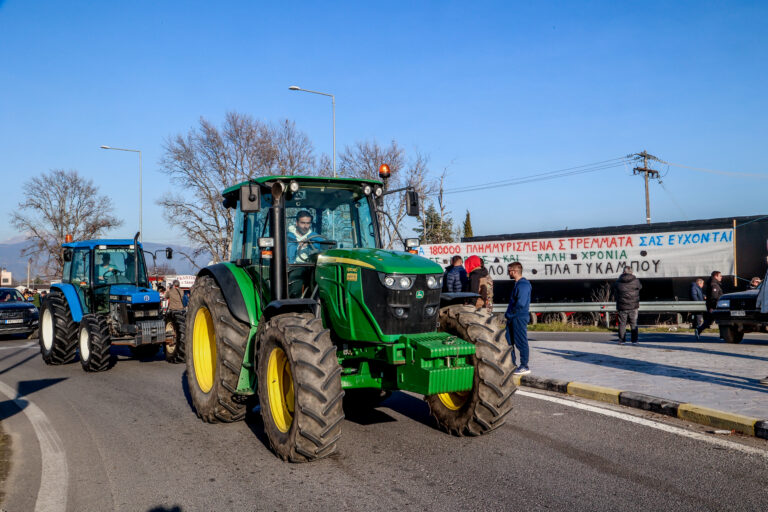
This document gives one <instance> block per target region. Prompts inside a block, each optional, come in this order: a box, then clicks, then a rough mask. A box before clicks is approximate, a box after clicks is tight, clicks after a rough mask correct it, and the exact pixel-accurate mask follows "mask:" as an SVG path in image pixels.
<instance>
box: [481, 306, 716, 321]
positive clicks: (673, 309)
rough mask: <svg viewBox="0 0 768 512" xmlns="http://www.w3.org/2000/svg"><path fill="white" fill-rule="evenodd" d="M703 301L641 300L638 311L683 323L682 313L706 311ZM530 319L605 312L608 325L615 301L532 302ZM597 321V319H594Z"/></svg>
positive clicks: (503, 308) (498, 310)
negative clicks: (543, 316) (538, 314)
mask: <svg viewBox="0 0 768 512" xmlns="http://www.w3.org/2000/svg"><path fill="white" fill-rule="evenodd" d="M706 309H707V308H706V305H705V304H704V302H699V301H677V300H675V301H653V302H641V303H640V313H659V314H663V313H669V314H674V315H676V318H677V323H678V324H682V323H683V317H682V314H683V313H699V314H700V313H702V312H703V311H706ZM506 310H507V305H506V304H494V305H493V312H494V313H504V312H505V311H506ZM530 312H531V313H532V314H531V321H532V322H533V323H535V322H536V315H535V314H534V313H560V314H561V315H562V316H561V320H562V321H565V320H566V313H606V314H605V315H601V316H602V319H603V323H604V324H605V325H608V323H609V317H610V313H615V312H616V303H615V302H549V303H534V304H531V306H530ZM595 321H597V319H596V320H595Z"/></svg>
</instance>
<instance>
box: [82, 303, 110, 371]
mask: <svg viewBox="0 0 768 512" xmlns="http://www.w3.org/2000/svg"><path fill="white" fill-rule="evenodd" d="M78 340H79V341H80V364H81V365H82V367H83V370H85V371H87V372H103V371H104V370H106V369H107V368H108V367H109V347H110V346H111V345H112V339H111V338H110V336H109V326H108V325H107V319H106V318H104V317H103V316H99V315H85V316H84V317H83V319H82V320H81V321H80V331H79V333H78Z"/></svg>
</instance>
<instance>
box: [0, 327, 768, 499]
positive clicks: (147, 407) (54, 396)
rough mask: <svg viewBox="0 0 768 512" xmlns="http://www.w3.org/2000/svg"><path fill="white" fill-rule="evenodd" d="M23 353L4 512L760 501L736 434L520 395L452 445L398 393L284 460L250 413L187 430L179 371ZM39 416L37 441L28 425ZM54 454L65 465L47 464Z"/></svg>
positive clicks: (15, 358)
mask: <svg viewBox="0 0 768 512" xmlns="http://www.w3.org/2000/svg"><path fill="white" fill-rule="evenodd" d="M30 345H31V344H30V343H29V342H27V341H8V340H6V341H0V390H2V389H5V390H6V391H7V390H8V389H11V390H14V391H16V392H17V393H19V394H20V395H23V396H24V397H25V399H24V400H22V399H19V398H18V395H17V397H16V398H17V400H16V401H13V400H11V399H8V398H7V397H3V396H1V395H0V399H1V400H2V403H0V419H2V424H3V427H4V428H5V430H6V432H8V433H10V434H12V436H13V445H12V449H13V462H12V464H13V465H12V468H11V478H10V480H9V481H8V482H7V483H6V491H7V493H8V495H7V498H6V501H5V503H4V504H3V505H2V507H1V508H3V509H4V510H7V511H25V510H34V507H35V501H36V499H37V496H38V490H39V489H40V486H41V476H40V475H41V472H42V473H45V474H46V475H48V476H49V478H48V481H47V482H46V481H44V482H42V485H43V489H45V490H46V492H47V493H48V495H51V494H52V495H55V494H56V492H57V491H64V492H60V494H62V495H63V496H64V498H62V500H60V501H59V502H58V505H59V506H60V508H61V509H65V510H71V511H91V510H93V511H103V510H120V511H123V510H124V511H144V510H156V511H170V510H174V511H182V510H183V511H206V510H228V511H239V510H297V509H298V510H361V509H364V510H566V509H567V510H590V511H602V510H692V511H693V510H695V511H702V510H765V509H766V507H768V443H766V442H765V441H763V440H759V439H752V438H748V439H747V438H745V439H739V438H737V439H735V440H734V444H735V445H736V446H737V447H738V446H747V447H749V448H751V449H752V450H753V451H756V452H757V453H744V452H743V451H739V450H738V449H734V447H733V446H720V445H715V444H711V443H709V442H706V441H702V440H698V439H691V438H688V437H684V436H681V435H677V434H674V433H668V432H663V431H659V430H656V429H654V428H649V427H647V426H643V425H637V424H634V423H630V422H627V421H622V420H620V419H616V418H613V417H608V416H604V415H602V414H598V413H595V412H590V411H584V410H579V409H575V408H572V407H569V406H566V405H563V404H560V403H552V402H549V401H545V400H541V399H537V398H534V397H530V396H521V395H517V396H516V397H515V409H514V410H513V412H512V414H511V416H510V417H509V420H508V421H507V424H506V425H505V426H503V427H502V428H501V429H499V430H498V431H496V432H494V433H492V434H490V435H487V436H483V437H480V438H454V437H450V436H448V435H446V434H443V433H442V432H440V431H438V430H436V429H435V428H433V427H432V425H431V423H430V420H429V417H428V411H427V407H426V404H425V403H424V402H423V401H422V400H421V399H418V398H416V397H414V396H411V395H408V394H404V393H396V394H395V395H394V396H393V397H392V398H390V399H389V400H387V401H386V402H385V403H384V404H383V406H382V407H380V408H378V409H375V410H373V412H371V413H370V414H367V415H362V416H360V417H357V418H348V419H347V420H346V421H345V422H344V424H343V432H344V433H343V436H342V439H341V441H340V443H339V453H338V454H336V455H334V456H332V457H331V458H329V459H326V460H322V461H319V462H315V463H310V464H288V463H283V462H280V461H279V460H278V459H277V458H275V457H274V456H273V455H272V453H271V452H270V451H269V449H268V446H267V443H266V440H265V438H264V436H263V433H262V427H261V421H260V418H259V417H258V415H256V416H254V417H253V418H251V419H250V420H248V421H246V422H240V423H235V424H219V425H208V424H204V423H202V422H201V421H200V420H198V419H197V417H196V415H195V414H194V412H193V411H192V409H191V407H190V404H189V402H188V400H187V398H186V395H185V392H184V389H183V387H182V375H183V372H184V368H183V365H169V364H167V363H165V362H164V361H162V360H160V359H158V360H155V361H150V362H141V361H137V360H132V359H130V357H129V356H128V353H127V352H120V355H119V361H118V363H117V365H116V366H115V367H114V368H112V369H111V370H110V371H108V372H105V373H99V374H86V373H85V372H83V371H82V370H81V368H80V365H79V364H78V363H75V364H70V365H66V366H62V367H50V366H45V365H44V364H43V362H42V360H41V358H40V355H39V350H38V349H37V348H36V346H30ZM3 385H4V386H3ZM25 404H26V405H25ZM593 405H597V406H598V407H605V406H602V405H598V404H593ZM19 406H22V407H24V411H21V410H20V408H19ZM613 409H614V410H618V408H613ZM623 411H624V412H626V413H628V414H633V415H639V414H640V413H639V412H637V411H634V410H630V409H623ZM40 412H41V413H42V415H43V419H47V421H48V423H47V424H48V425H49V427H47V429H48V430H46V431H44V432H42V433H41V434H39V435H41V436H42V437H41V439H42V442H40V441H39V440H38V437H37V436H38V434H36V431H35V430H34V429H33V427H32V422H35V423H36V424H37V425H40V424H41V421H42V420H41V416H40V414H39V413H40ZM644 417H646V418H648V417H649V416H648V415H645V416H644ZM667 421H674V420H667ZM43 424H45V423H43ZM676 425H678V426H684V425H683V424H682V423H676ZM51 429H52V431H51ZM710 437H714V436H710ZM718 439H720V438H718ZM41 446H44V447H45V448H41ZM52 448H53V453H58V455H60V456H61V457H62V459H65V461H66V464H65V466H66V469H64V470H62V469H59V470H58V471H56V472H54V471H51V466H50V465H49V466H47V470H45V471H44V470H43V469H45V468H42V466H41V464H42V462H43V458H44V456H43V455H42V454H43V451H44V450H45V451H47V452H48V455H49V456H50V453H52V452H51V449H52ZM755 448H756V449H757V450H755ZM49 458H50V457H49ZM41 468H42V469H41ZM61 473H64V474H61ZM54 508H56V507H55V506H53V507H51V509H54Z"/></svg>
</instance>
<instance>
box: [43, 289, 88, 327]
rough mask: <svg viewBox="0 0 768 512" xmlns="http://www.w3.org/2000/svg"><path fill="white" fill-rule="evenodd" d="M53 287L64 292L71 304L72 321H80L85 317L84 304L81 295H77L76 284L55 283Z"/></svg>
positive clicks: (68, 302)
mask: <svg viewBox="0 0 768 512" xmlns="http://www.w3.org/2000/svg"><path fill="white" fill-rule="evenodd" d="M51 288H56V289H57V290H60V291H61V293H63V294H64V297H66V299H67V304H69V314H70V315H72V321H73V322H77V323H80V320H82V319H83V305H82V304H80V297H79V296H78V295H77V291H76V290H75V286H74V285H72V284H69V283H55V284H52V285H51Z"/></svg>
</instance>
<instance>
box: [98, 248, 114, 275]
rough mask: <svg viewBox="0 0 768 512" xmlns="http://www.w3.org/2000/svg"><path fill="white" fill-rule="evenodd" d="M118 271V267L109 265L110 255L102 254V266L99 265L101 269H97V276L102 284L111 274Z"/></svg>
mask: <svg viewBox="0 0 768 512" xmlns="http://www.w3.org/2000/svg"><path fill="white" fill-rule="evenodd" d="M116 269H117V267H115V266H114V265H112V264H110V263H109V254H102V255H101V265H99V268H98V269H97V270H98V273H97V276H98V279H99V281H102V282H103V281H106V280H107V276H108V275H109V274H110V273H113V271H115V270H116Z"/></svg>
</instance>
